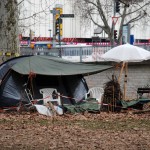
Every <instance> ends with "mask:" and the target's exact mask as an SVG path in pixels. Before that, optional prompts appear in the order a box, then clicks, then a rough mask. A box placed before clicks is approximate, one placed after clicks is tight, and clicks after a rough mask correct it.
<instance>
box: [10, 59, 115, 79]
mask: <svg viewBox="0 0 150 150" xmlns="http://www.w3.org/2000/svg"><path fill="white" fill-rule="evenodd" d="M11 68H12V69H13V70H14V71H16V72H18V73H20V74H24V75H28V74H29V73H30V72H34V73H35V74H40V75H55V76H60V75H79V74H82V75H90V74H94V73H98V72H102V71H104V70H107V69H109V68H112V66H110V65H98V64H97V65H95V64H84V63H74V62H69V61H66V60H63V59H60V58H57V57H50V56H30V57H24V58H22V59H21V61H20V62H19V63H16V64H15V65H13V66H12V67H11Z"/></svg>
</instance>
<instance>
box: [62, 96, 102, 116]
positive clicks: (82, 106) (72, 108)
mask: <svg viewBox="0 0 150 150" xmlns="http://www.w3.org/2000/svg"><path fill="white" fill-rule="evenodd" d="M64 108H65V111H66V112H67V113H71V114H74V113H81V112H85V111H88V112H99V111H100V106H99V104H98V103H97V100H96V99H94V98H92V99H87V100H86V101H80V102H78V103H76V104H75V105H64Z"/></svg>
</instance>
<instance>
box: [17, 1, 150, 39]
mask: <svg viewBox="0 0 150 150" xmlns="http://www.w3.org/2000/svg"><path fill="white" fill-rule="evenodd" d="M56 5H61V6H62V10H63V14H74V0H46V1H41V0H30V2H29V1H27V0H24V1H23V2H22V3H21V4H20V19H21V20H20V22H19V25H20V27H21V28H20V34H22V36H24V37H29V36H31V34H30V31H32V32H33V33H34V34H33V36H35V37H52V36H53V15H52V13H51V10H53V8H55V7H56ZM81 20H82V19H81V18H80V17H79V16H76V15H75V16H74V18H63V19H62V38H72V39H73V38H91V37H92V36H94V30H95V29H96V26H95V25H93V24H92V23H91V24H90V25H89V26H88V27H86V26H84V25H83V24H82V23H81ZM111 21H112V18H110V21H109V23H112V22H111ZM119 24H120V20H119V19H118V21H117V23H116V28H118V26H119ZM130 34H132V35H134V38H135V39H146V40H148V39H150V27H149V25H148V23H147V22H140V21H139V22H137V24H136V25H135V26H134V27H133V28H132V29H131V31H130ZM98 36H100V37H103V38H105V37H106V38H107V35H105V34H104V33H101V34H100V35H98Z"/></svg>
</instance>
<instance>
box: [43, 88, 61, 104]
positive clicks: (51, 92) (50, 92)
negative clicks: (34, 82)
mask: <svg viewBox="0 0 150 150" xmlns="http://www.w3.org/2000/svg"><path fill="white" fill-rule="evenodd" d="M40 93H41V94H43V104H44V105H47V102H49V101H50V102H52V103H55V102H56V103H57V105H59V106H61V100H60V96H59V95H60V93H58V92H57V90H56V89H53V88H44V89H40ZM54 97H57V98H54Z"/></svg>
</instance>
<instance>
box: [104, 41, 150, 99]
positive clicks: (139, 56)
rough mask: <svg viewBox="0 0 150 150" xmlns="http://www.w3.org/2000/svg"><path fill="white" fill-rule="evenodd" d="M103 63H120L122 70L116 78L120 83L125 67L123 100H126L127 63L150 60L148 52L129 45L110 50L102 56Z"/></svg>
mask: <svg viewBox="0 0 150 150" xmlns="http://www.w3.org/2000/svg"><path fill="white" fill-rule="evenodd" d="M102 58H103V59H104V60H105V61H114V62H122V68H121V71H120V75H119V78H118V82H120V76H121V74H122V71H123V68H124V67H125V83H124V99H125V98H126V78H127V66H128V62H141V61H144V60H148V59H150V52H149V51H147V50H145V49H143V48H140V47H138V46H133V45H131V44H124V45H120V46H117V47H114V48H112V49H110V50H109V51H108V52H106V53H105V54H103V55H102Z"/></svg>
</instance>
